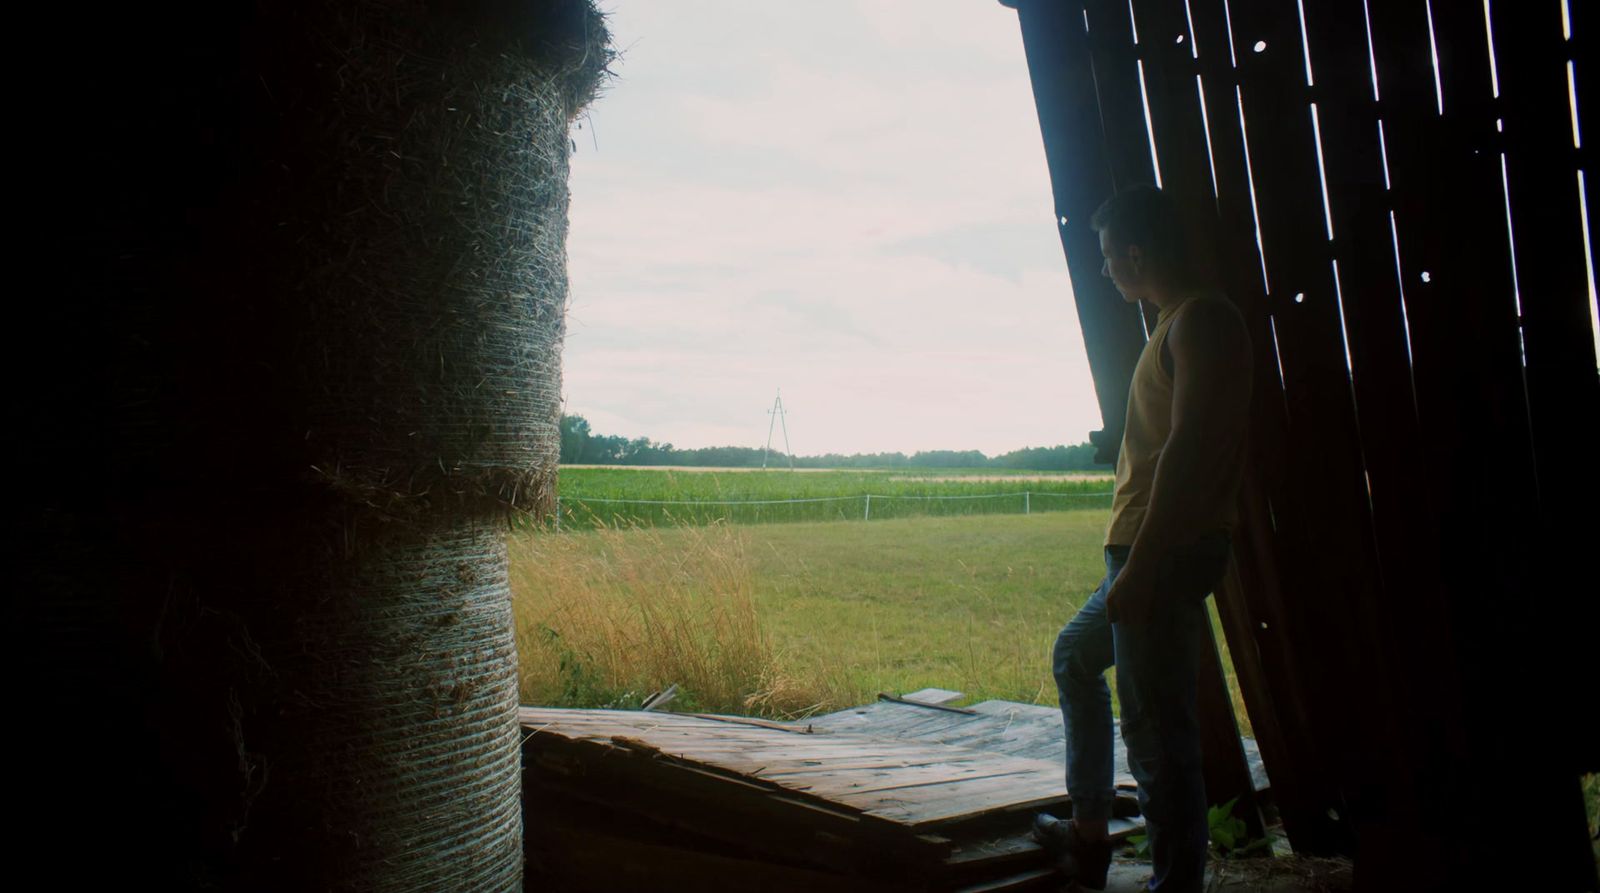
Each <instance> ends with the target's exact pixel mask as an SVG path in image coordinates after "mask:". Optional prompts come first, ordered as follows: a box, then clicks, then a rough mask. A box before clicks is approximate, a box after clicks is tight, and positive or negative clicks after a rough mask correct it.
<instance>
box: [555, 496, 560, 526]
mask: <svg viewBox="0 0 1600 893" xmlns="http://www.w3.org/2000/svg"><path fill="white" fill-rule="evenodd" d="M560 532H561V497H559V496H557V497H556V533H560Z"/></svg>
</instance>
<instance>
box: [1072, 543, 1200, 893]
mask: <svg viewBox="0 0 1600 893" xmlns="http://www.w3.org/2000/svg"><path fill="white" fill-rule="evenodd" d="M1229 548H1230V541H1229V539H1228V535H1227V534H1226V533H1225V532H1222V531H1217V532H1215V533H1211V534H1208V535H1206V536H1204V537H1202V538H1201V539H1199V540H1198V541H1196V542H1194V543H1192V544H1190V545H1188V546H1185V547H1183V548H1181V549H1178V550H1176V551H1174V552H1173V553H1172V554H1171V555H1170V556H1169V557H1168V558H1167V560H1165V561H1164V562H1163V563H1162V564H1161V565H1160V567H1159V568H1158V572H1157V591H1158V593H1159V598H1160V604H1159V605H1158V606H1157V607H1156V609H1155V611H1154V614H1153V615H1152V617H1151V619H1150V620H1149V621H1148V622H1146V623H1143V624H1135V625H1129V624H1126V623H1111V622H1110V621H1109V620H1107V619H1106V594H1107V593H1108V592H1109V591H1110V590H1111V584H1112V583H1113V582H1114V581H1115V580H1116V579H1117V574H1118V573H1120V572H1121V571H1122V566H1123V565H1124V564H1125V563H1126V562H1127V560H1128V547H1127V546H1107V547H1106V576H1105V579H1104V580H1103V581H1101V583H1100V587H1099V588H1098V589H1096V590H1095V591H1094V594H1093V595H1092V596H1090V597H1089V601H1088V602H1087V603H1086V604H1084V606H1083V608H1082V610H1080V611H1078V613H1077V615H1076V616H1074V617H1073V618H1072V621H1071V622H1070V623H1068V624H1067V625H1066V627H1065V628H1064V629H1062V630H1061V633H1060V635H1058V636H1057V637H1056V644H1055V650H1054V654H1053V660H1052V669H1053V671H1054V673H1055V678H1056V688H1057V690H1058V692H1059V694H1060V699H1061V716H1062V720H1063V722H1064V724H1065V726H1066V736H1067V793H1068V794H1070V795H1071V796H1072V810H1073V815H1074V816H1075V817H1076V818H1078V819H1083V820H1101V821H1104V820H1107V819H1109V818H1110V817H1111V803H1112V798H1113V797H1114V793H1113V777H1114V774H1115V767H1114V766H1113V753H1114V751H1113V742H1112V737H1111V736H1112V722H1111V689H1110V687H1109V686H1107V685H1106V680H1105V671H1106V669H1107V668H1109V667H1112V666H1115V667H1116V671H1117V697H1118V700H1119V701H1120V702H1121V705H1122V740H1123V743H1124V744H1126V745H1127V748H1128V768H1129V769H1130V770H1131V771H1132V773H1133V777H1134V780H1135V781H1136V782H1138V784H1139V806H1140V810H1141V811H1142V813H1143V814H1144V818H1145V823H1146V825H1145V826H1146V832H1147V833H1148V835H1149V839H1150V856H1151V861H1152V862H1153V864H1154V868H1155V874H1154V876H1153V877H1152V878H1151V880H1150V889H1151V890H1153V891H1160V893H1168V891H1171V893H1186V891H1198V890H1200V889H1201V888H1202V886H1203V885H1204V881H1205V866H1206V848H1207V845H1208V843H1209V839H1208V830H1207V826H1206V792H1205V781H1204V778H1203V777H1202V775H1201V760H1200V726H1199V715H1198V713H1199V711H1198V706H1197V697H1198V694H1197V690H1198V684H1199V669H1200V648H1201V647H1202V645H1203V643H1204V642H1205V641H1206V640H1205V624H1207V623H1209V622H1210V620H1209V618H1208V616H1207V613H1206V605H1205V599H1206V596H1207V595H1209V594H1210V593H1211V590H1212V588H1213V587H1215V586H1216V584H1217V581H1218V580H1220V579H1221V578H1222V574H1223V572H1224V571H1225V570H1226V568H1227V563H1228V554H1229Z"/></svg>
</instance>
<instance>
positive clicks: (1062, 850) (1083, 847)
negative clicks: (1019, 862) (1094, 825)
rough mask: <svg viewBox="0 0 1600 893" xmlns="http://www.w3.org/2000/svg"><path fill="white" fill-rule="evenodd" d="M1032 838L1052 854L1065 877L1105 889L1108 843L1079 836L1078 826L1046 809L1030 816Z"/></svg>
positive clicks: (1108, 860)
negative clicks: (1031, 820)
mask: <svg viewBox="0 0 1600 893" xmlns="http://www.w3.org/2000/svg"><path fill="white" fill-rule="evenodd" d="M1033 839H1034V840H1036V841H1038V842H1039V845H1040V846H1042V847H1044V849H1045V852H1048V853H1050V854H1051V855H1052V856H1054V857H1055V860H1056V868H1057V869H1059V870H1060V871H1061V873H1062V874H1063V875H1065V876H1066V877H1067V879H1068V880H1072V881H1076V882H1077V883H1078V885H1079V886H1083V887H1088V888H1090V889H1093V890H1104V889H1105V887H1106V874H1107V872H1109V871H1110V870H1111V842H1110V841H1109V840H1102V841H1099V842H1093V841H1088V840H1084V839H1083V838H1082V837H1079V836H1078V828H1077V826H1076V825H1074V824H1072V822H1071V821H1069V820H1067V819H1058V818H1056V817H1055V816H1053V815H1051V814H1050V813H1048V812H1041V813H1039V814H1038V815H1036V816H1034V818H1033Z"/></svg>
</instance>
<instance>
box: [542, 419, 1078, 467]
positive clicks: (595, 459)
mask: <svg viewBox="0 0 1600 893" xmlns="http://www.w3.org/2000/svg"><path fill="white" fill-rule="evenodd" d="M1094 455H1095V448H1094V447H1093V446H1092V445H1091V444H1088V443H1080V444H1077V445H1075V446H1062V445H1059V444H1058V445H1056V446H1053V447H1024V448H1023V449H1020V450H1012V451H1011V452H1009V453H1003V454H1001V455H998V456H995V457H993V458H990V457H989V456H986V455H984V454H983V453H981V452H979V451H978V450H925V451H922V452H918V453H914V454H912V455H911V456H907V455H906V454H905V453H851V454H849V455H844V454H841V453H827V454H825V455H821V456H795V457H793V461H794V467H796V468H907V467H916V468H1012V469H1026V470H1035V471H1088V470H1094V469H1104V468H1108V467H1109V466H1105V465H1097V464H1095V461H1094ZM763 458H765V460H766V465H767V467H769V468H787V467H788V466H789V462H790V457H789V456H787V455H785V454H783V453H779V452H773V453H767V452H766V451H764V450H759V449H754V448H752V447H736V446H721V447H701V448H698V449H689V450H680V449H677V448H675V447H674V446H673V445H672V444H670V443H658V442H656V441H653V440H651V439H650V438H648V437H635V438H633V439H632V440H630V439H628V438H626V437H619V436H617V435H614V434H595V433H594V432H593V431H592V430H591V429H590V427H589V422H588V420H587V419H585V418H584V417H583V416H581V415H563V416H562V417H561V462H562V463H563V464H567V465H573V464H587V465H687V466H694V467H714V468H760V467H761V465H762V460H763Z"/></svg>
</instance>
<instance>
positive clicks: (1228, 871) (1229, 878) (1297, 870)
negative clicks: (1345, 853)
mask: <svg viewBox="0 0 1600 893" xmlns="http://www.w3.org/2000/svg"><path fill="white" fill-rule="evenodd" d="M1149 880H1150V863H1148V862H1133V861H1126V862H1125V861H1120V860H1119V861H1117V862H1115V863H1113V864H1112V866H1111V874H1110V876H1109V877H1107V879H1106V893H1144V890H1145V883H1146V882H1148V881H1149ZM1350 883H1351V876H1350V862H1349V861H1348V860H1345V859H1317V858H1310V857H1303V856H1278V857H1277V858H1272V859H1241V860H1239V861H1237V862H1212V863H1211V867H1210V868H1209V869H1208V870H1207V872H1206V893H1246V891H1249V893H1344V891H1347V890H1349V889H1351V885H1350ZM1068 889H1070V888H1068Z"/></svg>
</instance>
